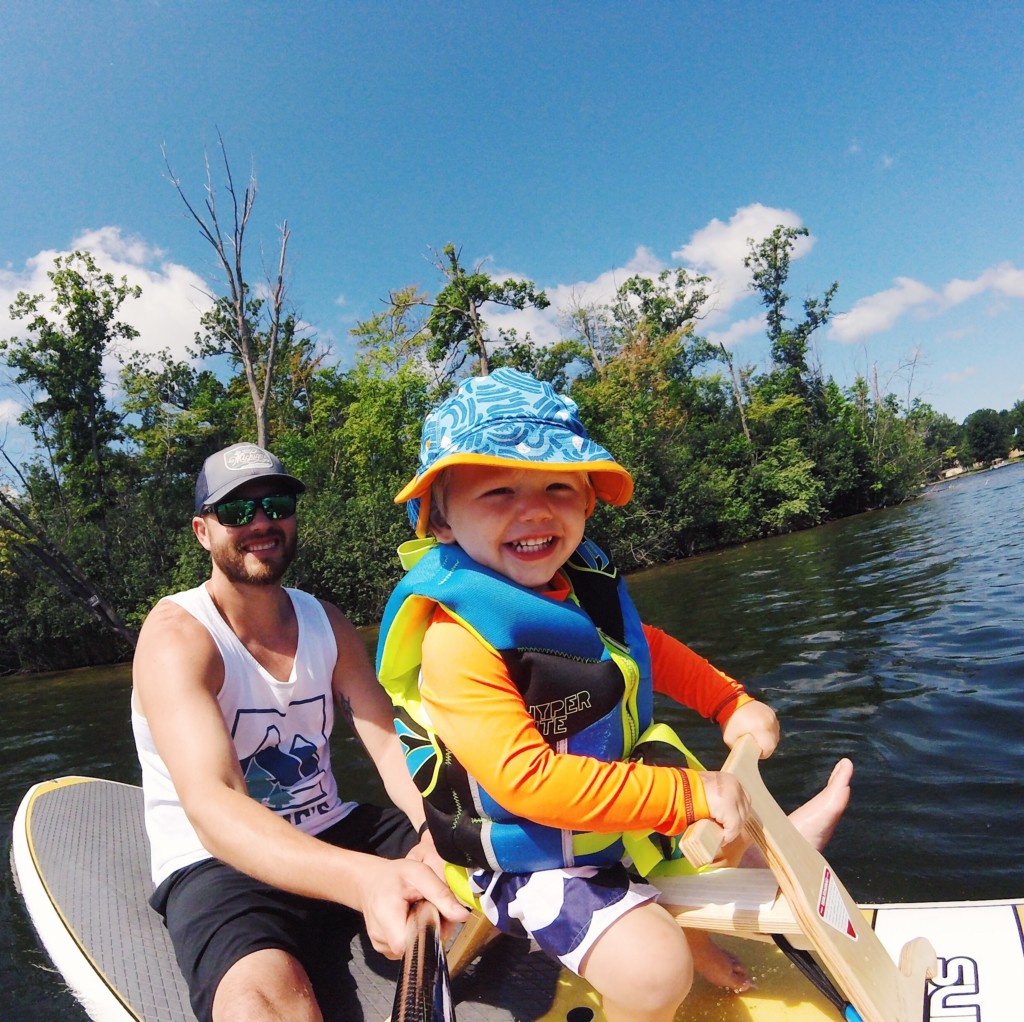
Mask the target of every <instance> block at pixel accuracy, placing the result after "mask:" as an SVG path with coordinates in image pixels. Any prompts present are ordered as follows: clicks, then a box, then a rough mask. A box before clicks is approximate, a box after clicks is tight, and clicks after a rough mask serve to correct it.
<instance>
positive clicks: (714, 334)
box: [707, 314, 765, 348]
mask: <svg viewBox="0 0 1024 1022" xmlns="http://www.w3.org/2000/svg"><path fill="white" fill-rule="evenodd" d="M764 329H765V317H764V315H763V314H761V315H758V316H750V317H749V318H748V319H738V320H736V322H735V323H730V324H729V326H727V327H726V328H725V329H724V330H711V331H709V332H708V335H707V339H708V341H709V342H710V343H711V344H724V345H725V346H726V348H734V347H735V346H736V345H737V344H739V342H740V341H742V340H743V338H744V337H751V336H752V335H754V334H760V333H762V332H763V331H764Z"/></svg>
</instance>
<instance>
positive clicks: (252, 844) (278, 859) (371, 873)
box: [133, 602, 465, 957]
mask: <svg viewBox="0 0 1024 1022" xmlns="http://www.w3.org/2000/svg"><path fill="white" fill-rule="evenodd" d="M133 677H134V695H133V698H134V699H135V701H136V706H137V708H138V710H139V711H140V712H141V713H142V714H143V716H145V718H146V720H147V721H148V723H149V727H150V731H151V733H152V735H153V741H154V742H155V744H156V748H157V751H158V752H159V753H160V756H161V757H162V758H163V760H164V762H165V763H166V765H167V768H168V770H169V771H170V775H171V779H172V781H173V782H174V786H175V789H176V790H177V793H178V797H179V799H180V800H181V804H182V806H183V807H184V810H185V813H186V815H187V816H188V818H189V820H190V821H191V823H192V826H193V827H195V829H196V833H197V834H198V835H199V839H200V840H201V841H202V843H203V846H204V847H205V848H206V849H207V851H209V852H210V854H211V855H213V856H215V857H216V858H218V859H220V860H221V861H223V862H226V863H227V864H229V865H231V866H233V867H234V868H235V869H238V870H240V871H242V872H243V873H247V874H249V875H250V876H254V877H256V878H257V879H259V880H262V881H264V882H265V883H268V884H271V885H272V886H274V887H278V888H281V889H283V890H287V891H292V892H294V893H296V894H301V895H305V896H307V897H313V898H320V899H326V900H329V901H335V902H339V903H341V904H343V905H348V906H349V907H351V908H354V909H357V910H358V911H360V912H362V913H363V915H364V916H365V918H366V925H367V931H368V933H369V935H370V937H371V940H372V942H373V945H374V947H375V948H377V949H378V950H379V951H382V952H383V953H385V954H390V955H392V956H395V957H397V956H399V955H401V953H402V950H403V945H404V940H405V920H406V916H407V914H408V906H409V904H410V903H412V902H414V901H417V900H420V899H421V898H427V899H428V900H430V901H432V902H433V903H434V904H435V905H437V906H438V908H439V909H441V911H442V912H443V913H444V914H445V915H446V916H448V917H449V918H452V919H462V918H463V917H464V915H465V913H464V911H463V910H462V909H461V907H460V906H459V905H458V902H457V901H456V900H455V898H454V896H453V895H452V894H451V892H450V891H449V890H448V888H447V887H445V886H444V885H443V884H442V883H441V882H440V881H439V880H438V879H437V877H436V876H435V875H434V874H433V872H432V871H430V870H429V869H428V868H427V867H425V866H424V865H423V864H422V863H418V862H414V861H412V860H408V859H405V860H399V861H397V862H390V861H388V860H385V859H381V858H378V857H377V856H373V855H365V854H362V853H359V852H352V851H347V850H343V849H338V848H334V847H332V846H331V845H328V844H326V843H325V842H323V841H318V840H317V839H316V838H314V837H311V836H310V835H308V834H305V833H303V832H302V831H300V830H299V829H298V828H297V827H294V826H292V825H291V824H290V823H288V822H287V821H285V820H282V819H281V818H280V817H278V816H277V815H276V814H275V813H273V812H272V811H271V810H270V809H268V808H267V807H265V806H263V805H261V804H260V803H259V802H257V801H255V800H254V799H252V798H250V797H249V795H248V793H247V792H246V789H245V782H244V780H243V778H242V774H241V769H240V767H239V764H238V759H237V755H236V752H235V748H234V745H233V744H232V742H231V738H230V735H229V734H228V730H227V727H226V725H225V723H224V720H223V718H222V716H221V713H220V709H219V706H218V704H217V698H216V695H217V692H218V691H219V689H220V686H221V684H222V682H223V665H222V662H221V659H220V655H219V653H218V651H217V649H216V646H215V644H214V643H213V640H212V639H211V638H210V636H209V633H208V632H207V631H206V629H205V628H204V627H203V626H202V625H201V624H199V622H197V621H196V620H195V619H194V618H193V617H192V616H191V615H190V614H188V613H187V612H186V611H184V610H182V609H181V608H180V607H177V606H175V605H174V604H171V603H168V602H164V603H161V604H160V605H158V606H157V607H156V608H155V609H154V611H153V612H152V613H151V614H150V615H149V617H148V618H147V619H146V622H145V624H144V625H143V627H142V630H141V632H140V635H139V642H138V646H137V648H136V654H135V662H134V668H133Z"/></svg>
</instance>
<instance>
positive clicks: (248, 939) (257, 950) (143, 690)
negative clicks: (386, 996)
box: [132, 443, 466, 1022]
mask: <svg viewBox="0 0 1024 1022" xmlns="http://www.w3.org/2000/svg"><path fill="white" fill-rule="evenodd" d="M304 491H305V486H304V485H303V483H302V482H300V481H299V480H298V479H296V478H295V477H294V476H291V475H289V474H288V473H287V472H285V470H284V467H283V466H282V464H281V462H280V461H279V460H278V459H277V458H276V457H274V455H272V454H270V453H269V452H268V451H265V450H263V449H262V448H260V447H257V446H255V445H254V444H247V443H246V444H235V445H233V446H231V447H228V448H226V449H224V450H221V451H218V452H217V453H216V454H213V455H211V456H210V457H209V458H207V460H206V462H205V464H204V466H203V469H202V471H201V472H200V474H199V477H198V479H197V481H196V492H195V517H194V518H193V519H192V530H193V532H194V533H195V536H196V539H197V540H198V541H199V543H200V544H201V545H202V546H203V547H204V549H206V550H207V551H209V553H210V558H211V565H212V567H211V573H210V578H209V579H208V580H207V581H206V582H205V583H204V584H203V585H201V586H199V587H197V588H196V589H192V590H188V591H187V592H183V593H177V594H175V595H174V596H171V597H167V598H165V599H163V600H161V601H160V602H159V603H158V604H157V605H156V607H154V609H153V610H152V611H151V612H150V614H149V616H148V617H147V618H146V621H145V623H144V624H143V627H142V630H141V633H140V635H139V642H138V647H137V649H136V654H135V661H134V668H133V678H134V690H133V695H132V724H133V728H134V731H135V739H136V745H137V747H138V752H139V759H140V762H141V764H142V774H143V787H144V789H145V797H146V826H147V831H148V833H149V837H150V844H151V848H152V870H153V879H154V882H155V883H156V884H157V889H156V892H155V893H154V895H153V899H152V904H153V907H154V908H156V909H157V910H158V911H159V912H161V913H162V914H163V915H164V918H165V921H166V924H167V928H168V931H169V933H170V935H171V938H172V940H173V942H174V945H175V952H176V955H177V958H178V962H179V965H180V966H181V968H182V971H183V972H184V974H185V976H186V979H187V981H188V984H189V991H190V996H191V1000H192V1005H193V1010H194V1011H195V1012H196V1015H197V1017H198V1018H199V1020H200V1022H208V1020H211V1019H212V1020H215V1022H234V1020H243V1019H244V1020H245V1022H259V1020H262V1019H268V1020H269V1019H275V1020H284V1019H287V1020H289V1022H314V1020H319V1019H320V1018H321V1017H322V1015H321V1011H320V1007H319V1005H318V1004H317V1001H316V996H315V994H314V991H313V985H312V983H311V980H310V965H309V962H310V961H311V960H315V959H316V954H317V951H318V950H319V949H320V948H321V947H322V944H323V941H322V937H321V934H322V933H323V932H325V930H327V929H329V928H330V927H331V926H332V925H335V924H336V919H335V922H334V923H332V922H331V917H330V912H331V911H336V910H335V909H334V907H333V906H334V905H343V906H347V907H348V908H351V909H356V910H358V911H359V912H361V913H362V914H363V917H364V920H365V925H366V929H367V932H368V934H369V936H370V939H371V941H372V943H373V946H374V947H375V948H376V949H377V950H378V951H380V952H382V953H384V954H385V955H387V956H388V957H392V958H397V957H399V956H400V955H401V953H402V950H403V941H404V934H405V922H406V918H407V915H408V911H409V906H410V904H411V903H414V902H416V901H418V900H420V899H423V898H426V899H429V900H430V901H432V902H433V903H434V904H435V905H437V907H438V908H439V909H440V910H441V912H442V914H443V916H444V917H446V918H447V919H448V920H449V921H458V920H461V919H464V918H465V916H466V912H465V909H463V908H462V907H461V906H460V905H459V903H458V902H457V900H456V899H455V898H454V896H453V895H452V894H451V892H450V891H449V890H448V888H447V887H446V886H445V885H444V884H443V883H442V881H441V880H440V879H438V876H437V875H436V873H437V872H440V871H441V869H442V864H441V861H440V859H439V858H438V857H437V853H436V851H435V849H434V847H433V843H432V841H431V839H430V837H429V833H427V832H426V831H425V827H424V816H423V808H422V802H421V799H420V796H419V794H418V792H417V791H416V789H415V787H414V786H413V784H412V781H411V779H410V777H409V774H408V771H407V770H406V767H405V763H404V759H403V756H402V752H401V749H400V746H399V744H398V740H397V738H396V736H395V732H394V728H393V726H392V713H391V706H390V704H389V702H388V699H387V696H386V695H385V694H384V692H383V690H382V689H381V687H380V686H379V685H378V683H377V680H376V677H375V675H374V672H373V669H372V667H371V666H370V663H369V660H368V657H367V655H366V651H365V648H364V646H363V643H362V640H361V639H360V637H359V635H358V633H357V632H356V630H355V628H354V627H353V626H352V624H351V623H350V622H349V621H348V620H347V619H346V618H345V617H344V615H343V614H342V613H341V612H340V611H339V610H338V609H337V608H336V607H333V606H331V605H330V604H328V603H325V602H323V601H320V600H317V599H315V598H314V597H312V596H310V595H309V594H307V593H303V592H300V591H298V590H294V589H286V588H284V587H283V586H282V585H281V578H282V577H283V575H284V573H285V571H286V569H287V568H288V566H289V564H291V562H292V560H293V559H294V556H295V550H296V541H297V526H296V518H295V510H296V505H297V501H298V497H299V495H300V494H301V493H303V492H304ZM335 709H339V710H340V711H341V712H342V714H343V715H344V717H345V718H346V719H348V720H349V722H350V723H351V724H352V726H353V728H354V730H355V732H356V734H357V735H358V736H359V738H360V740H361V741H362V743H363V745H364V746H365V748H366V750H367V752H368V753H369V755H370V758H371V759H372V760H373V763H374V765H375V766H376V768H377V770H378V772H379V773H380V775H381V778H382V780H383V782H384V786H385V788H386V790H387V792H388V795H389V796H390V797H391V799H392V800H393V801H394V803H395V805H396V806H397V807H398V809H395V808H393V807H390V808H388V809H380V808H378V807H375V806H369V805H356V804H355V803H353V802H346V801H343V800H342V798H341V797H339V794H338V790H337V785H336V782H335V778H334V775H333V773H332V771H331V766H330V753H329V744H328V741H329V738H330V734H331V729H332V726H333V721H334V712H335ZM417 831H419V832H420V833H419V836H418V834H417ZM432 867H433V868H432Z"/></svg>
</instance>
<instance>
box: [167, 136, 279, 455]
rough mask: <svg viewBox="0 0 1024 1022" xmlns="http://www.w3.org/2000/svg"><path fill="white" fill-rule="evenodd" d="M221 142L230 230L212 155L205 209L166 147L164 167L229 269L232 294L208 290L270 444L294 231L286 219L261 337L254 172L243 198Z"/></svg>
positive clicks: (259, 435) (259, 437)
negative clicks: (247, 261) (253, 289)
mask: <svg viewBox="0 0 1024 1022" xmlns="http://www.w3.org/2000/svg"><path fill="white" fill-rule="evenodd" d="M217 141H218V145H219V147H220V153H221V160H222V162H223V165H224V177H225V180H226V187H225V190H226V192H227V194H228V197H229V199H230V203H231V224H230V228H229V230H228V232H227V233H225V228H224V227H222V225H221V220H220V216H219V214H218V210H217V196H216V188H215V186H214V183H213V173H212V170H211V167H210V160H209V157H208V156H207V157H206V160H205V163H206V200H205V202H204V206H205V210H206V212H205V214H204V213H202V212H200V211H199V210H197V209H196V207H195V206H194V205H193V204H192V203H191V202H190V201H189V199H188V196H187V195H186V194H185V191H184V189H183V188H182V186H181V181H180V180H179V179H178V178H177V177H176V176H175V174H174V172H173V170H172V169H171V165H170V162H169V160H168V158H167V150H166V147H165V148H164V149H163V156H164V166H165V167H166V168H167V174H168V177H169V179H170V182H171V184H172V185H173V186H174V189H175V191H176V192H177V193H178V197H179V198H180V199H181V201H182V202H183V203H184V205H185V208H186V209H187V210H188V212H189V214H190V215H191V217H192V219H193V220H194V221H195V222H196V225H197V226H198V227H199V232H200V234H202V236H203V237H204V238H205V239H206V240H207V241H208V242H209V243H210V245H211V246H212V248H213V250H214V251H215V252H216V253H217V259H218V261H219V263H220V266H221V269H222V270H223V271H224V279H225V281H226V283H227V295H226V296H224V297H223V298H222V299H218V298H217V296H215V295H212V294H209V293H207V294H208V297H209V298H210V299H211V301H213V302H214V305H215V306H219V308H220V311H221V312H222V313H223V314H224V319H225V321H226V322H225V327H226V329H224V330H222V331H221V333H222V340H223V341H224V342H226V344H227V345H229V346H230V347H231V349H233V351H234V352H235V354H236V355H237V357H238V360H239V362H241V364H242V368H243V371H244V372H245V379H246V383H247V384H248V387H249V395H250V397H251V398H252V405H253V411H254V413H255V417H256V442H257V443H258V444H259V445H260V446H261V447H266V446H267V445H268V441H269V430H268V415H267V411H268V408H269V406H270V398H271V393H272V384H273V379H274V360H275V357H276V354H277V349H278V343H279V341H280V340H281V336H282V331H283V329H284V324H285V322H286V319H287V317H286V316H285V313H284V303H285V262H286V257H287V252H288V239H289V237H290V236H291V232H290V231H289V230H288V222H287V221H284V222H283V223H282V224H281V226H280V227H279V230H280V233H281V248H280V252H279V254H278V260H277V272H276V275H275V276H274V277H272V278H271V277H269V275H268V281H267V284H268V298H267V301H266V327H265V329H264V330H263V331H262V332H261V333H260V335H259V337H257V336H256V335H255V333H254V330H253V318H252V317H253V312H254V309H253V307H252V305H251V304H250V298H249V296H248V293H249V286H248V284H247V282H246V277H245V270H244V267H243V253H244V248H245V244H244V243H245V231H246V227H247V226H248V223H249V217H250V215H251V214H252V210H253V205H254V204H255V202H256V177H255V175H254V174H250V176H249V182H248V184H247V185H246V187H245V191H244V192H243V193H242V195H241V197H239V194H238V191H237V189H236V187H235V182H234V177H233V176H232V173H231V164H230V162H229V160H228V154H227V149H226V148H225V145H224V139H223V137H222V136H221V134H220V132H218V133H217Z"/></svg>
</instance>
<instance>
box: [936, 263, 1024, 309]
mask: <svg viewBox="0 0 1024 1022" xmlns="http://www.w3.org/2000/svg"><path fill="white" fill-rule="evenodd" d="M985 291H994V292H995V293H996V294H999V295H1004V296H1006V297H1007V298H1024V270H1018V269H1017V267H1016V266H1014V265H1013V263H1010V262H1004V263H999V264H998V265H997V266H992V267H990V268H989V269H987V270H985V271H984V272H983V273H982V274H981V275H980V276H978V277H975V279H974V280H961V279H960V278H956V279H955V280H951V281H950V282H949V283H948V284H947V285H946V286H945V288H943V292H942V293H943V297H945V299H946V301H948V302H949V303H950V305H959V304H960V303H961V302H966V301H967V300H968V299H969V298H973V297H974V296H975V295H979V294H982V293H983V292H985Z"/></svg>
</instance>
